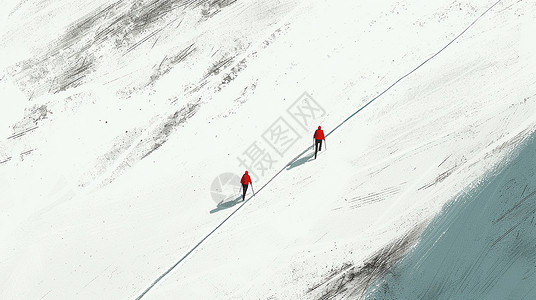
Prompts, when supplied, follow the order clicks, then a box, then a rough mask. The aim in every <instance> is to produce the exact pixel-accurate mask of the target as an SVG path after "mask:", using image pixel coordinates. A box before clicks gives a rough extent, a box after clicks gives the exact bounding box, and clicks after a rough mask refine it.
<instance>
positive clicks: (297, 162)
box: [287, 153, 315, 170]
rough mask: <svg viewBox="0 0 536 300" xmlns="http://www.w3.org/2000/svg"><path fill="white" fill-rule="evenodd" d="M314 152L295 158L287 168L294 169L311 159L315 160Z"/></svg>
mask: <svg viewBox="0 0 536 300" xmlns="http://www.w3.org/2000/svg"><path fill="white" fill-rule="evenodd" d="M314 156H315V155H314V153H312V154H308V155H306V156H304V157H302V158H300V159H297V160H295V161H294V162H293V163H291V164H290V166H288V167H287V170H291V169H294V168H296V167H299V166H301V165H303V164H305V163H308V162H310V161H313V160H314Z"/></svg>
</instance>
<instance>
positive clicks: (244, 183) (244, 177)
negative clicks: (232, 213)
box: [240, 171, 255, 201]
mask: <svg viewBox="0 0 536 300" xmlns="http://www.w3.org/2000/svg"><path fill="white" fill-rule="evenodd" d="M240 183H242V191H243V194H242V201H244V199H246V191H247V190H248V184H251V188H252V189H253V182H251V177H249V175H248V171H246V173H244V175H242V179H241V180H240ZM253 196H255V192H253Z"/></svg>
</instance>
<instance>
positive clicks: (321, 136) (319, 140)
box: [313, 126, 326, 159]
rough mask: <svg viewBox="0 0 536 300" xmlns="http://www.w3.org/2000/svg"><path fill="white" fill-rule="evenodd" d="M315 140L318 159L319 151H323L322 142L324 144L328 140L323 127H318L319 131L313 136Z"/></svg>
mask: <svg viewBox="0 0 536 300" xmlns="http://www.w3.org/2000/svg"><path fill="white" fill-rule="evenodd" d="M313 139H314V140H315V159H316V153H317V152H318V151H322V141H324V142H325V141H326V139H325V138H324V131H323V130H322V127H320V126H318V129H317V130H316V131H315V134H314V135H313ZM319 146H320V147H319Z"/></svg>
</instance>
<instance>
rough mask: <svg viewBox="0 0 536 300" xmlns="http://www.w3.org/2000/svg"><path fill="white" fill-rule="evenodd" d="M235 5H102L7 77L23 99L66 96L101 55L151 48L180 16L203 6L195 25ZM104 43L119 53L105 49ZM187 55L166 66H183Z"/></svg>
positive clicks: (174, 1) (193, 1)
mask: <svg viewBox="0 0 536 300" xmlns="http://www.w3.org/2000/svg"><path fill="white" fill-rule="evenodd" d="M235 1H236V0H232V1H230V0H216V1H214V0H213V1H209V0H136V1H124V0H119V1H116V2H114V3H111V4H108V5H103V6H101V7H99V8H97V9H95V10H93V11H92V12H90V13H88V14H87V15H86V16H84V17H82V18H80V19H79V20H77V21H75V22H73V23H72V24H71V25H69V26H68V27H67V29H66V30H65V33H64V34H63V35H62V36H60V37H59V38H58V39H56V40H55V41H54V42H53V43H51V45H50V47H49V49H48V50H46V51H45V53H43V55H41V56H38V57H34V58H31V59H27V60H24V61H21V62H20V63H18V64H16V65H14V66H12V67H10V68H9V73H10V75H11V76H13V77H14V78H16V80H17V82H18V84H19V86H20V88H21V89H23V90H24V91H25V92H26V93H27V94H35V95H37V96H39V95H41V94H44V93H58V92H61V91H65V90H67V89H69V88H73V87H77V86H79V85H81V84H83V83H84V82H85V81H86V80H87V76H88V75H89V74H91V73H92V72H94V71H95V69H96V66H97V65H99V63H100V60H101V58H102V57H103V56H109V55H118V54H119V55H126V54H128V53H129V52H131V51H133V50H135V49H136V48H137V47H139V46H140V45H142V44H144V43H146V42H148V41H151V43H152V44H153V46H154V43H156V41H157V40H158V38H159V33H161V32H162V31H163V30H164V29H165V28H166V27H167V26H169V25H170V24H172V23H173V22H174V21H176V20H178V18H179V17H178V16H179V15H180V13H181V12H183V11H186V10H191V9H196V8H198V7H202V8H203V9H202V14H201V15H200V16H199V21H204V20H207V19H208V18H209V17H210V16H213V15H214V14H216V13H217V12H219V11H220V10H221V9H222V8H224V7H226V6H229V5H231V4H233V3H234V2H235ZM205 11H210V13H208V15H207V14H206V13H205ZM103 43H106V44H107V45H108V46H109V47H108V48H110V47H111V48H112V49H115V50H117V53H116V54H114V53H110V52H109V51H108V50H103V49H106V48H103V47H102V44H103ZM189 48H190V47H188V48H187V49H189ZM190 50H192V51H193V49H189V50H188V52H187V53H186V55H185V53H183V52H182V51H181V52H180V53H178V54H177V56H176V57H175V58H171V59H170V61H171V62H172V63H173V64H176V63H179V62H181V61H182V60H183V59H184V57H186V56H188V55H189V54H190V53H191V51H190ZM183 51H184V50H183ZM181 57H182V59H181ZM167 67H169V66H167ZM168 71H169V70H168ZM211 71H214V70H209V73H211ZM166 72H167V71H166ZM166 72H164V73H166ZM157 77H159V76H157ZM152 79H154V78H152Z"/></svg>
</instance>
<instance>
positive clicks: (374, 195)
mask: <svg viewBox="0 0 536 300" xmlns="http://www.w3.org/2000/svg"><path fill="white" fill-rule="evenodd" d="M402 185H403V184H402ZM402 185H397V186H391V187H387V188H385V189H383V190H380V191H376V192H371V193H368V194H366V195H361V196H356V197H353V198H350V199H348V203H349V204H350V208H352V209H353V208H360V207H363V206H365V205H370V204H374V203H377V202H380V201H383V200H386V199H388V198H389V197H393V196H394V195H396V194H398V193H400V191H401V190H402Z"/></svg>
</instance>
